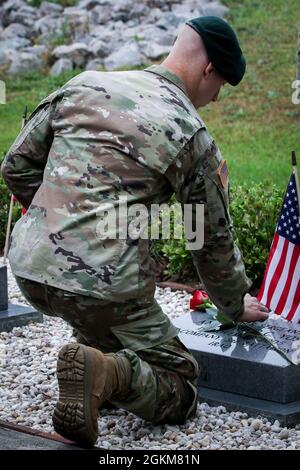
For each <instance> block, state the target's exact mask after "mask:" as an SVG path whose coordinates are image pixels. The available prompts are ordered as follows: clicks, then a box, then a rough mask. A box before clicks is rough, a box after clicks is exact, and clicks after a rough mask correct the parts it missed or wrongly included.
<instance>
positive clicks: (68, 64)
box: [50, 58, 73, 76]
mask: <svg viewBox="0 0 300 470" xmlns="http://www.w3.org/2000/svg"><path fill="white" fill-rule="evenodd" d="M72 69H73V64H72V61H71V60H70V59H66V58H64V59H58V60H57V61H56V62H55V63H54V64H53V65H52V67H51V70H50V75H53V76H56V75H60V74H61V73H63V72H68V71H69V70H72Z"/></svg>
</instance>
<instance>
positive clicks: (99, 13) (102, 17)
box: [89, 5, 112, 24]
mask: <svg viewBox="0 0 300 470" xmlns="http://www.w3.org/2000/svg"><path fill="white" fill-rule="evenodd" d="M111 17H112V7H111V6H110V5H103V6H102V5H98V6H96V7H95V8H93V9H92V10H91V11H89V19H90V22H91V23H92V24H106V23H107V22H108V21H110V20H111Z"/></svg>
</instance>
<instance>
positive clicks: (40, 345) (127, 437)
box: [0, 259, 300, 450]
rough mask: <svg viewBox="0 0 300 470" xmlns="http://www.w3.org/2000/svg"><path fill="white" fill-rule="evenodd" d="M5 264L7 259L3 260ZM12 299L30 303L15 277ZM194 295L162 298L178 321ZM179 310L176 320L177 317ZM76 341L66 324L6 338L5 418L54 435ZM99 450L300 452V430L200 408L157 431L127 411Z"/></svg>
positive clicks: (1, 400)
mask: <svg viewBox="0 0 300 470" xmlns="http://www.w3.org/2000/svg"><path fill="white" fill-rule="evenodd" d="M0 262H1V259H0ZM9 297H10V300H11V301H12V302H18V303H21V302H22V303H26V302H25V300H24V298H22V296H21V294H20V292H19V290H18V288H17V286H16V283H15V281H14V278H13V277H12V275H11V273H10V272H9ZM189 298H190V294H185V293H183V292H182V291H177V292H171V291H170V289H161V288H157V290H156V299H157V301H158V302H159V303H160V304H161V305H162V308H163V310H164V311H165V312H166V313H167V314H168V315H170V317H171V318H172V317H173V318H174V317H175V316H176V315H180V314H182V313H186V312H188V300H189ZM175 311H176V315H175V314H174V312H175ZM71 338H72V330H71V328H70V327H69V326H68V325H67V324H65V323H64V322H63V321H62V320H60V319H57V320H56V319H53V318H50V317H49V318H47V317H45V320H44V323H36V324H31V325H29V326H26V327H23V328H14V329H13V331H12V332H10V333H4V332H2V333H0V366H1V369H0V370H1V371H0V383H1V385H0V419H2V420H7V421H10V422H14V423H17V424H22V425H25V426H30V427H32V428H35V429H40V430H43V431H50V432H52V431H53V427H52V421H51V417H52V411H53V408H54V405H55V402H56V399H57V396H58V389H57V380H56V374H55V372H56V357H57V352H58V350H59V348H60V347H61V346H62V345H63V344H64V343H66V342H68V341H70V339H71ZM97 446H99V447H102V448H107V449H155V450H158V449H164V450H167V449H300V425H299V426H296V428H294V429H286V428H281V427H280V425H279V423H278V421H275V422H269V421H268V420H267V419H265V418H250V417H248V415H247V414H246V413H242V412H232V413H229V412H228V411H227V410H226V409H225V408H224V407H223V406H219V407H210V406H208V405H207V404H206V403H202V404H199V405H198V410H197V415H196V417H195V418H194V419H193V420H190V421H188V422H187V423H186V424H184V425H181V426H168V425H161V426H153V425H151V424H149V423H146V422H145V421H143V420H142V419H140V418H137V417H135V416H134V415H133V414H131V413H127V412H126V411H121V410H116V411H106V410H104V411H103V412H102V414H101V418H100V419H99V439H98V441H97Z"/></svg>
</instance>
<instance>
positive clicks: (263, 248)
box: [230, 184, 284, 287]
mask: <svg viewBox="0 0 300 470" xmlns="http://www.w3.org/2000/svg"><path fill="white" fill-rule="evenodd" d="M283 196H284V192H283V191H282V190H279V189H278V188H277V187H276V186H275V185H271V186H269V187H265V186H264V185H263V184H256V185H253V186H247V187H242V186H239V187H237V188H235V189H234V191H232V197H231V198H232V200H231V205H230V213H231V217H232V219H233V223H234V227H235V239H236V243H237V245H238V246H239V248H240V250H241V252H242V254H243V258H244V263H245V268H246V272H247V275H248V276H249V278H250V279H251V280H252V281H253V282H254V285H255V286H257V287H259V286H260V284H261V282H262V279H263V275H264V270H265V267H266V263H267V259H268V255H269V252H270V246H271V243H272V239H273V236H274V232H275V227H276V224H277V220H278V217H279V212H280V209H281V205H282V202H283Z"/></svg>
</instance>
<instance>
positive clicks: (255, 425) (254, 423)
mask: <svg viewBox="0 0 300 470" xmlns="http://www.w3.org/2000/svg"><path fill="white" fill-rule="evenodd" d="M262 424H263V423H262V422H261V420H260V419H254V420H253V421H252V423H251V425H250V429H251V431H258V430H259V429H261V427H262Z"/></svg>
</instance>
